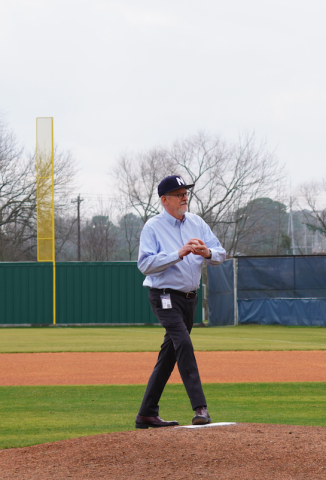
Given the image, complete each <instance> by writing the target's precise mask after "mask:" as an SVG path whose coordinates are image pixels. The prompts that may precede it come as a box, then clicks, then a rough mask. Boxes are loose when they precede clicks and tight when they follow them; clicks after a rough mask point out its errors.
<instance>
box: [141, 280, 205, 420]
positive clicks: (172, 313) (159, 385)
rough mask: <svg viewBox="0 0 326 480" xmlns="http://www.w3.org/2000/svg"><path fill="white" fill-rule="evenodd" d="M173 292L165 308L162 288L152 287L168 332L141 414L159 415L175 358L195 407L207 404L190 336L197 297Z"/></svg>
mask: <svg viewBox="0 0 326 480" xmlns="http://www.w3.org/2000/svg"><path fill="white" fill-rule="evenodd" d="M170 295H171V300H172V308H169V309H163V308H162V305H161V298H160V292H158V291H155V290H151V289H150V290H149V301H150V304H151V307H152V310H153V312H154V315H155V316H156V317H157V319H158V320H159V322H160V323H161V325H162V326H163V327H164V328H165V330H166V333H165V336H164V341H163V344H162V345H161V350H160V353H159V355H158V359H157V362H156V365H155V367H154V370H153V372H152V374H151V376H150V379H149V381H148V385H147V388H146V391H145V395H144V398H143V401H142V404H141V407H140V410H139V415H143V416H145V417H156V416H157V415H158V411H159V406H158V402H159V400H160V398H161V395H162V393H163V390H164V387H165V385H166V383H167V381H168V380H169V378H170V375H171V373H172V371H173V368H174V366H175V363H176V362H177V365H178V369H179V372H180V376H181V378H182V381H183V383H184V386H185V388H186V391H187V394H188V396H189V399H190V403H191V406H192V408H193V410H195V409H196V408H197V407H201V406H207V404H206V399H205V395H204V392H203V389H202V385H201V381H200V377H199V372H198V367H197V362H196V358H195V354H194V349H193V346H192V342H191V339H190V332H191V329H192V326H193V323H194V316H195V310H196V305H197V302H198V297H197V295H196V297H194V298H186V297H183V296H180V295H178V294H175V293H173V292H172V293H170Z"/></svg>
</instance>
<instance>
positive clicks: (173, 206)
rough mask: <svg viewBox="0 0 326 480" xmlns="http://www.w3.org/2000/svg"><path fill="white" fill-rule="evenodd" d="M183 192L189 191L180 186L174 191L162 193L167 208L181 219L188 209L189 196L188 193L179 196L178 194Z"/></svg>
mask: <svg viewBox="0 0 326 480" xmlns="http://www.w3.org/2000/svg"><path fill="white" fill-rule="evenodd" d="M181 193H183V194H185V193H187V190H186V189H185V188H184V187H180V188H177V189H176V190H173V192H170V193H167V194H166V195H162V197H161V198H162V203H163V205H164V208H165V210H166V211H167V212H168V213H169V214H170V215H172V216H173V217H175V218H178V219H179V220H181V219H182V218H183V216H184V214H185V213H186V211H187V210H188V197H187V196H186V195H183V196H182V197H181V195H180V198H179V197H178V196H177V195H178V194H181Z"/></svg>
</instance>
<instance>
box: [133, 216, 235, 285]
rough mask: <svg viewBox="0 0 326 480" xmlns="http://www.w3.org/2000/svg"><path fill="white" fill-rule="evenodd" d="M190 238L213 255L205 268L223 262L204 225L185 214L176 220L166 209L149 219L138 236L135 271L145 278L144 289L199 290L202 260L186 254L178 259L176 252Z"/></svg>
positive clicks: (212, 235) (198, 256) (222, 249)
mask: <svg viewBox="0 0 326 480" xmlns="http://www.w3.org/2000/svg"><path fill="white" fill-rule="evenodd" d="M192 238H199V239H200V240H203V242H205V244H206V245H207V247H208V248H209V249H210V250H211V252H212V258H210V259H206V262H207V264H208V265H212V266H215V265H219V264H220V263H222V262H224V260H225V258H226V252H225V250H224V248H223V247H221V245H220V242H219V241H218V239H217V238H216V237H215V235H214V234H213V232H212V231H211V229H210V228H209V226H208V225H207V223H205V222H204V220H203V219H202V218H201V217H199V216H198V215H194V214H192V213H189V212H186V213H185V215H184V217H183V220H181V221H180V220H178V219H176V218H174V217H172V215H170V214H169V213H167V212H166V210H163V212H162V213H160V214H158V215H156V216H155V217H153V218H151V219H150V220H148V222H147V223H146V224H145V226H144V228H143V230H142V232H141V235H140V246H139V255H138V268H139V270H140V271H141V272H142V273H143V274H144V275H146V278H145V280H144V283H143V285H144V287H152V288H172V289H174V290H181V291H182V292H190V291H193V290H197V289H198V288H199V283H200V276H201V265H202V263H203V261H204V258H203V257H201V256H200V255H194V254H193V253H190V254H189V255H187V256H185V257H183V259H181V258H179V254H178V251H179V250H180V248H181V247H182V246H183V245H185V244H186V243H187V242H189V240H191V239H192Z"/></svg>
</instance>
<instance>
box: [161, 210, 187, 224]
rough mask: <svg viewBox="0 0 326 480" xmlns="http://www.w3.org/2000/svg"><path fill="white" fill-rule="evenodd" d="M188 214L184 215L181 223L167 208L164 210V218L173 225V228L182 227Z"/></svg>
mask: <svg viewBox="0 0 326 480" xmlns="http://www.w3.org/2000/svg"><path fill="white" fill-rule="evenodd" d="M186 216H187V212H186V213H185V214H184V216H183V219H182V220H181V221H180V220H178V219H177V218H175V217H173V216H172V215H170V214H169V213H168V212H167V211H166V210H165V208H163V217H164V218H165V219H166V220H167V221H168V222H169V223H170V224H171V225H172V227H175V226H176V225H180V223H184V222H185V220H186Z"/></svg>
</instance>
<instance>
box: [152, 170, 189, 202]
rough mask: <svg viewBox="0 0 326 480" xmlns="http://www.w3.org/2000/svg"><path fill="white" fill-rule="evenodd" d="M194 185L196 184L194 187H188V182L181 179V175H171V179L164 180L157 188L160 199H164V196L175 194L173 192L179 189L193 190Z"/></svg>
mask: <svg viewBox="0 0 326 480" xmlns="http://www.w3.org/2000/svg"><path fill="white" fill-rule="evenodd" d="M194 185H195V184H194V183H193V184H192V185H186V182H185V181H184V179H183V178H182V177H180V175H170V176H169V177H165V178H163V180H162V181H161V183H160V184H159V186H158V187H157V191H158V195H159V197H162V195H166V194H167V193H170V192H173V190H176V189H177V188H181V187H184V188H192V187H194Z"/></svg>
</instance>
